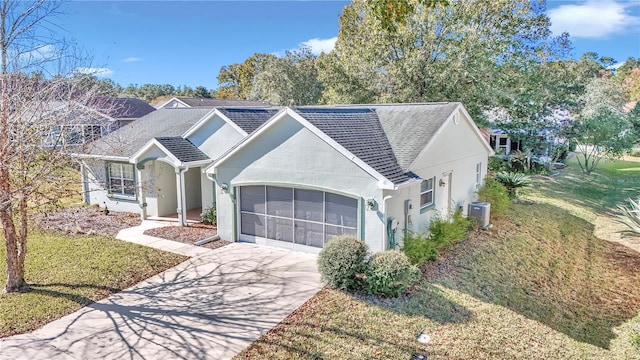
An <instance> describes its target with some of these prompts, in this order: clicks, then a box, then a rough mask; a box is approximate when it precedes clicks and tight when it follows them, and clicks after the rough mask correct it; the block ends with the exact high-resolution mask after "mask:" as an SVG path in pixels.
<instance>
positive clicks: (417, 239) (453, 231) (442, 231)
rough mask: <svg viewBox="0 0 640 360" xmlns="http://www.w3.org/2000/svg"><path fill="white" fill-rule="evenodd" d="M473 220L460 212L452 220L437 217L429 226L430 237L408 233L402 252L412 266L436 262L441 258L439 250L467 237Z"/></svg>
mask: <svg viewBox="0 0 640 360" xmlns="http://www.w3.org/2000/svg"><path fill="white" fill-rule="evenodd" d="M470 227H471V220H469V219H467V218H465V217H464V216H463V215H462V211H461V210H458V211H456V212H455V213H454V214H453V217H452V218H451V219H449V218H446V217H437V218H434V219H432V220H431V224H429V229H428V235H427V234H420V233H415V232H413V231H407V232H406V236H405V239H404V245H403V247H402V251H403V252H404V253H405V254H406V255H407V258H408V259H409V261H410V262H411V263H412V264H415V265H420V264H422V263H424V262H425V261H426V260H435V259H437V258H438V256H440V254H439V253H438V250H439V249H441V248H443V247H445V246H448V245H451V244H453V243H456V242H458V241H460V240H462V239H464V238H465V237H466V236H467V232H468V231H469V228H470Z"/></svg>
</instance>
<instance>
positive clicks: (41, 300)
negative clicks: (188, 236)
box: [0, 231, 186, 337]
mask: <svg viewBox="0 0 640 360" xmlns="http://www.w3.org/2000/svg"><path fill="white" fill-rule="evenodd" d="M2 241H3V242H4V240H2ZM27 246H28V254H27V259H26V276H25V278H26V280H27V282H28V283H30V284H31V288H30V289H29V290H28V291H25V292H22V293H12V294H0V337H4V336H8V335H12V334H17V333H22V332H26V331H30V330H34V329H36V328H38V327H40V326H42V325H44V324H45V323H47V322H50V321H52V320H54V319H57V318H59V317H62V316H63V315H66V314H69V313H71V312H73V311H75V310H77V309H79V308H81V307H83V306H85V305H88V304H91V303H92V302H95V301H98V300H100V299H103V298H105V297H107V296H108V295H109V294H112V293H114V292H118V291H120V290H122V289H124V288H127V287H129V286H131V285H133V284H135V283H137V282H139V281H141V280H143V279H146V278H148V277H150V276H152V275H154V274H157V273H159V272H161V271H163V270H165V269H167V268H170V267H172V266H175V265H177V264H178V263H180V262H182V261H184V260H186V257H184V256H181V255H176V254H172V253H167V252H164V251H160V250H156V249H152V248H148V247H144V246H140V245H136V244H131V243H127V242H124V241H120V240H116V239H113V238H109V237H101V236H68V235H61V234H54V233H42V232H35V231H34V232H32V233H31V235H30V236H29V242H28V245H27ZM0 258H1V259H2V268H1V269H0V283H1V284H2V286H4V282H5V279H6V269H5V264H4V258H5V247H4V246H1V247H0Z"/></svg>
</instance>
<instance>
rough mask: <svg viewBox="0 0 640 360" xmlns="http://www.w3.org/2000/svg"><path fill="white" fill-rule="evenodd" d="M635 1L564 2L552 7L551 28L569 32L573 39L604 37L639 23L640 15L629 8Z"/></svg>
mask: <svg viewBox="0 0 640 360" xmlns="http://www.w3.org/2000/svg"><path fill="white" fill-rule="evenodd" d="M630 6H634V4H632V3H627V4H623V3H621V2H616V1H614V0H588V1H586V2H584V3H580V4H572V5H562V6H559V7H557V8H555V9H551V10H549V18H550V19H551V31H552V32H553V33H554V34H556V35H559V34H561V33H563V32H565V31H566V32H568V33H569V35H571V37H573V38H592V39H597V38H604V37H607V36H608V35H612V34H616V33H621V32H623V31H625V30H626V29H627V28H628V27H635V26H637V25H638V24H640V17H637V16H632V15H630V14H629V13H628V11H627V9H628V8H629V7H630Z"/></svg>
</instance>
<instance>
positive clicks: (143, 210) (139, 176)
mask: <svg viewBox="0 0 640 360" xmlns="http://www.w3.org/2000/svg"><path fill="white" fill-rule="evenodd" d="M142 170H144V164H136V179H138V184H137V191H138V195H139V196H140V202H139V203H138V205H140V218H141V219H142V220H143V221H144V220H145V219H146V218H147V197H146V196H145V194H144V187H143V186H142Z"/></svg>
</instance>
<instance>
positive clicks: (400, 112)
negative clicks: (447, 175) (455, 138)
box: [372, 102, 460, 180]
mask: <svg viewBox="0 0 640 360" xmlns="http://www.w3.org/2000/svg"><path fill="white" fill-rule="evenodd" d="M459 105H460V103H458V102H452V103H431V104H429V103H426V104H396V105H372V107H373V108H375V111H376V113H377V114H378V118H379V119H380V124H381V125H382V128H383V129H384V132H385V134H386V135H387V139H389V144H391V148H392V149H393V153H394V155H395V157H396V159H397V161H398V165H399V166H400V168H402V170H404V171H408V170H409V166H410V165H411V163H413V161H414V160H415V159H416V157H418V155H419V154H420V151H422V149H424V147H425V146H427V144H428V143H429V141H431V138H433V136H434V135H435V133H436V132H437V131H438V129H440V127H441V126H442V124H444V122H445V121H446V120H447V119H448V118H449V116H450V115H451V113H452V112H453V111H454V110H455V109H456V108H457V107H458V106H459ZM389 180H391V179H389Z"/></svg>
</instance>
